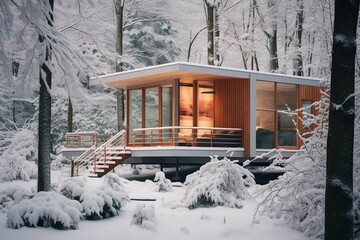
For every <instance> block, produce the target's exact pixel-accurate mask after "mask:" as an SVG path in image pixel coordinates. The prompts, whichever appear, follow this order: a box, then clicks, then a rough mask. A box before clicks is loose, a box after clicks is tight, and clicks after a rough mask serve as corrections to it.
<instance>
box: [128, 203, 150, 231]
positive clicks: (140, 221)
mask: <svg viewBox="0 0 360 240" xmlns="http://www.w3.org/2000/svg"><path fill="white" fill-rule="evenodd" d="M155 220H156V217H155V208H154V205H146V204H138V205H137V206H136V209H135V212H134V215H133V220H132V224H135V225H138V226H140V227H141V228H143V229H146V230H151V231H154V232H155V231H156V228H155Z"/></svg>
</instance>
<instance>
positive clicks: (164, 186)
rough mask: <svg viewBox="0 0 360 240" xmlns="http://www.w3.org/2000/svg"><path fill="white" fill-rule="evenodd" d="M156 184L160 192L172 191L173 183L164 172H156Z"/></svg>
mask: <svg viewBox="0 0 360 240" xmlns="http://www.w3.org/2000/svg"><path fill="white" fill-rule="evenodd" d="M154 182H155V184H156V186H157V187H158V192H169V191H171V190H172V185H171V181H170V180H169V179H166V177H165V173H163V172H162V171H158V172H156V174H155V178H154Z"/></svg>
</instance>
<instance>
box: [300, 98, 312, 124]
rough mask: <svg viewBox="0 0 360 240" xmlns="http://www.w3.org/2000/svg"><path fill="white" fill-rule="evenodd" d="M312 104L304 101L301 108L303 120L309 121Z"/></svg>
mask: <svg viewBox="0 0 360 240" xmlns="http://www.w3.org/2000/svg"><path fill="white" fill-rule="evenodd" d="M311 104H312V102H311V101H309V100H302V102H301V108H302V120H303V121H305V120H307V119H308V117H309V115H310V114H311Z"/></svg>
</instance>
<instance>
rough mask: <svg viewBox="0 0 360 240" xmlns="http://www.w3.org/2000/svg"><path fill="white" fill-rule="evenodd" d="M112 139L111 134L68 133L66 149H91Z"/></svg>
mask: <svg viewBox="0 0 360 240" xmlns="http://www.w3.org/2000/svg"><path fill="white" fill-rule="evenodd" d="M109 139H110V135H109V134H99V133H97V132H71V133H66V145H65V146H66V148H89V147H91V146H93V145H96V146H98V145H100V144H103V143H105V142H106V141H108V140H109Z"/></svg>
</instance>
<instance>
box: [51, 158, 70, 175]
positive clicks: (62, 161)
mask: <svg viewBox="0 0 360 240" xmlns="http://www.w3.org/2000/svg"><path fill="white" fill-rule="evenodd" d="M53 156H54V159H53V160H52V161H51V170H54V171H59V170H63V172H68V173H69V175H70V171H71V170H70V167H71V161H70V159H69V158H67V157H64V156H63V155H62V154H59V155H56V156H55V155H53Z"/></svg>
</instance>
